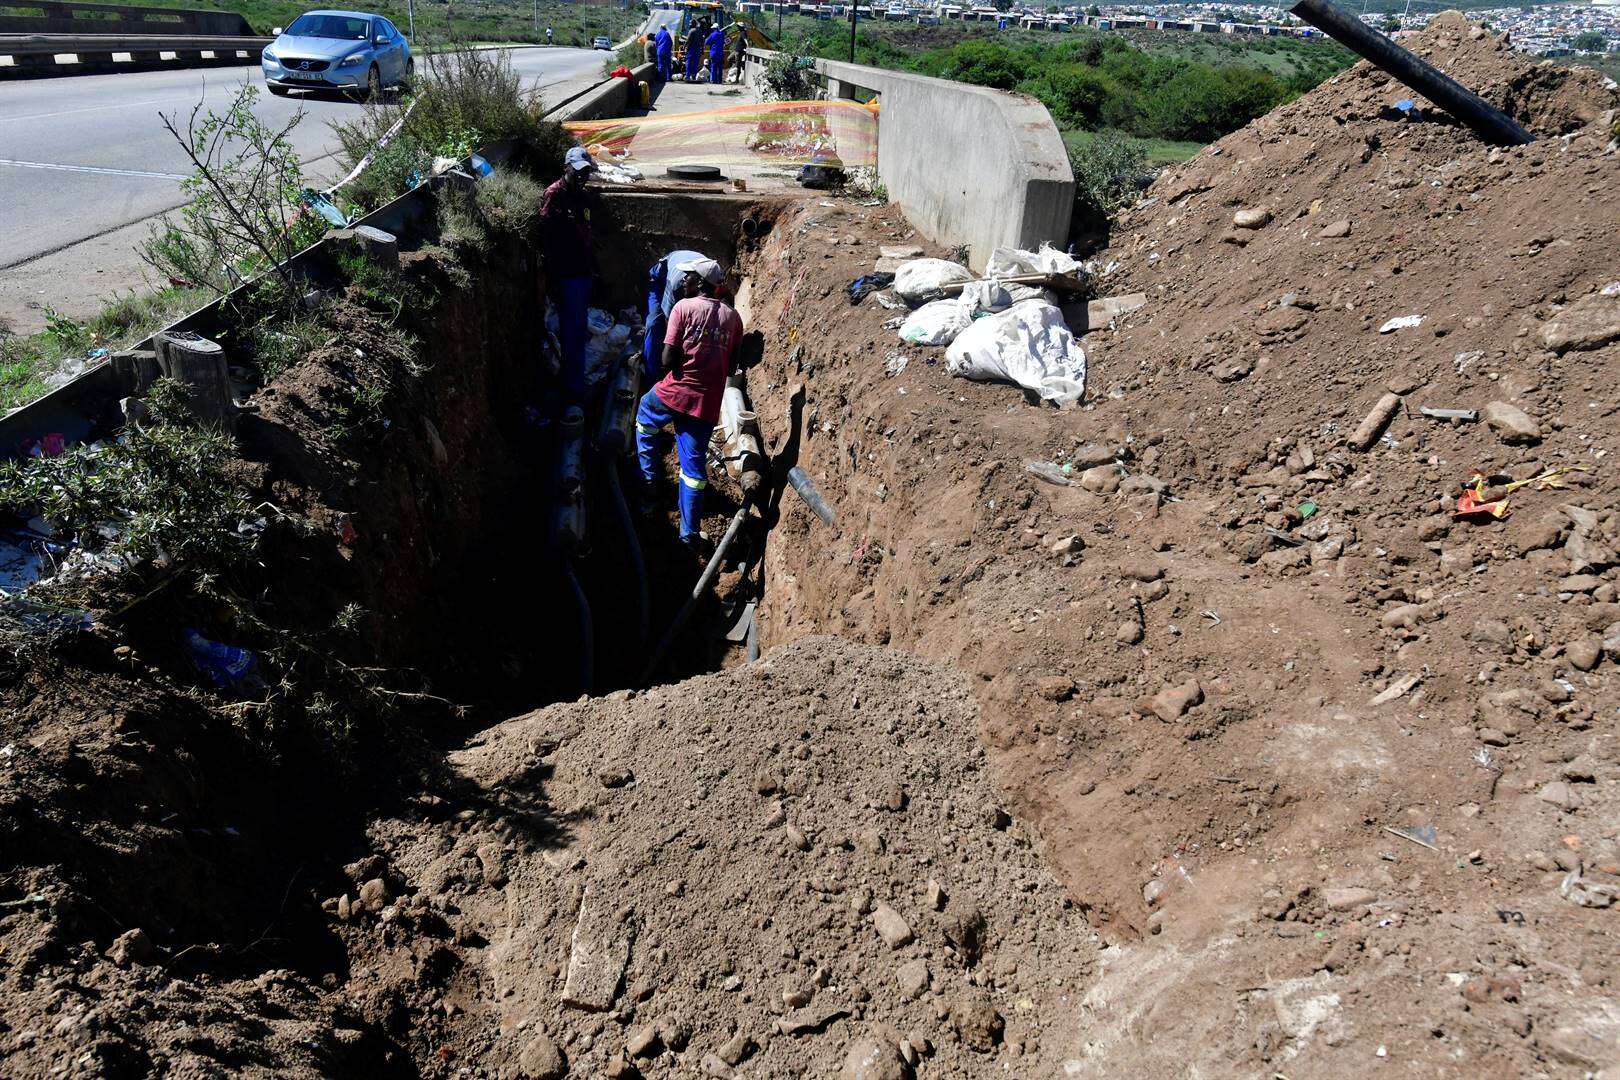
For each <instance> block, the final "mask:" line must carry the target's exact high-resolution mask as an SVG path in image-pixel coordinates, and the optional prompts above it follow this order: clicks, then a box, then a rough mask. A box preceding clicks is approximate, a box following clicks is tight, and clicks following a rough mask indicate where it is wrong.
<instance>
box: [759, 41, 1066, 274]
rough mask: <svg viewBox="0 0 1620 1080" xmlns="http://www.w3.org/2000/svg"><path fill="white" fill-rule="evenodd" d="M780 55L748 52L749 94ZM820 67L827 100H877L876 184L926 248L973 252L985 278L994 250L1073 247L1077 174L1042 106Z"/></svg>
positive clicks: (945, 85)
mask: <svg viewBox="0 0 1620 1080" xmlns="http://www.w3.org/2000/svg"><path fill="white" fill-rule="evenodd" d="M773 55H774V54H773V53H770V52H765V51H762V50H758V49H750V50H749V51H748V81H749V84H750V85H753V84H754V82H755V80H756V79H757V78H758V76H759V74H760V72H761V71H762V70H763V67H764V61H765V60H766V59H768V58H769V57H771V56H773ZM815 63H816V70H817V71H818V72H820V73H821V75H822V76H823V77H824V78H825V79H826V82H827V94H828V96H829V97H856V96H860V97H862V98H865V97H867V96H869V95H870V94H876V96H877V100H878V108H879V112H878V176H879V177H880V178H881V179H882V181H883V183H884V185H885V186H886V187H887V188H888V189H889V198H890V199H892V200H893V201H894V202H896V203H898V204H899V205H900V207H901V209H903V210H904V211H905V212H906V217H908V218H909V219H910V220H911V223H912V224H913V225H915V226H916V227H917V228H918V229H919V230H920V231H921V232H922V233H923V234H924V235H926V236H927V237H928V238H929V239H931V240H933V241H934V242H935V243H938V244H943V245H945V246H947V247H955V246H957V245H959V244H966V245H967V248H968V260H969V262H970V263H971V264H972V265H973V266H974V267H975V268H978V269H982V268H983V267H984V264H985V260H986V259H988V258H989V256H990V252H991V251H992V250H994V249H995V248H997V247H1001V246H1005V245H1009V244H1012V245H1016V246H1018V247H1022V248H1034V247H1036V246H1037V245H1039V244H1040V242H1041V241H1042V240H1046V241H1050V242H1051V243H1053V244H1054V245H1057V246H1058V247H1062V246H1063V244H1064V243H1065V242H1066V241H1067V239H1068V235H1069V218H1070V215H1071V214H1072V213H1073V210H1074V173H1073V172H1072V171H1071V170H1070V168H1069V155H1068V152H1067V151H1066V150H1065V148H1064V146H1063V139H1062V137H1061V136H1059V135H1058V129H1057V125H1056V124H1054V123H1053V122H1052V116H1051V114H1050V113H1048V112H1047V111H1046V106H1044V105H1042V104H1041V103H1040V102H1039V101H1036V100H1035V99H1034V98H1032V97H1027V96H1025V95H1023V94H1012V93H1007V92H1006V91H1002V90H990V89H986V88H985V87H981V86H969V85H967V84H966V83H958V82H951V81H949V80H947V79H931V78H928V77H927V76H923V75H912V74H909V73H906V72H899V71H884V70H882V69H879V68H871V67H864V66H862V65H860V64H846V63H842V62H840V61H837V60H817V61H816V62H815ZM862 91H865V93H861V92H862Z"/></svg>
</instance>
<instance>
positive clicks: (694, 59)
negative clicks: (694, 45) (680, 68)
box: [686, 49, 703, 82]
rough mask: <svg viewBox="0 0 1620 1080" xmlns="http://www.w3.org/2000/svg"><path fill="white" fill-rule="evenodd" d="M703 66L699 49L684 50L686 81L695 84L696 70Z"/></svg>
mask: <svg viewBox="0 0 1620 1080" xmlns="http://www.w3.org/2000/svg"><path fill="white" fill-rule="evenodd" d="M702 65H703V53H702V51H701V50H699V49H687V50H686V81H687V82H696V81H697V74H698V68H699V67H701V66H702Z"/></svg>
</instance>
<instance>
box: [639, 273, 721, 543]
mask: <svg viewBox="0 0 1620 1080" xmlns="http://www.w3.org/2000/svg"><path fill="white" fill-rule="evenodd" d="M672 269H674V270H677V271H681V272H684V274H685V279H684V281H683V283H682V291H683V292H684V293H685V298H684V299H682V300H680V301H679V302H677V303H676V304H675V306H674V307H673V308H671V309H670V312H669V327H668V329H666V330H665V331H664V357H663V359H664V365H663V366H664V371H665V375H664V377H663V378H662V379H660V380H658V382H657V384H656V385H654V386H653V388H652V389H651V390H648V391H647V392H646V393H645V394H643V395H642V398H641V405H640V407H639V408H638V409H637V410H636V453H637V455H638V456H639V457H640V459H641V477H642V482H643V487H644V490H645V492H646V499H647V501H648V502H649V503H650V502H651V497H652V492H653V491H654V490H655V485H656V484H657V482H658V467H659V465H660V463H661V461H662V459H663V456H664V454H665V452H667V450H668V446H669V444H668V436H667V435H665V434H664V428H666V427H673V428H674V429H675V447H676V451H677V453H678V455H679V457H680V463H681V486H680V493H679V497H678V500H677V501H678V502H679V505H680V509H681V542H682V543H683V544H685V545H686V546H687V547H688V548H690V549H692V550H693V551H694V552H695V553H697V554H699V555H702V554H704V541H703V536H702V534H701V533H700V532H699V530H698V526H699V524H700V523H701V522H702V520H703V491H704V489H705V488H706V487H708V484H709V469H708V464H709V463H708V448H709V436H710V435H711V434H713V432H714V425H715V422H716V421H718V420H719V419H720V399H721V397H722V396H724V394H725V392H726V380H727V379H728V378H729V377H730V376H731V373H732V372H733V371H734V370H736V366H737V356H738V346H739V345H740V344H741V342H742V317H741V316H739V315H738V314H737V312H736V311H735V310H733V309H732V307H731V306H730V305H729V304H727V303H726V302H725V301H723V300H721V299H720V298H719V296H718V295H717V294H718V293H719V291H720V288H721V286H722V284H723V283H724V282H725V278H726V274H725V271H724V270H722V269H721V268H720V264H719V263H717V262H715V261H714V260H713V259H694V260H692V261H691V262H687V263H682V264H681V265H680V266H677V267H673V268H672Z"/></svg>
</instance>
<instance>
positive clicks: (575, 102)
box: [546, 64, 658, 124]
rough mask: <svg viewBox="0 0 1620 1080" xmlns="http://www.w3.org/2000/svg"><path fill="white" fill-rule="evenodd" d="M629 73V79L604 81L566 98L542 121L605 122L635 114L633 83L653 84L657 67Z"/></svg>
mask: <svg viewBox="0 0 1620 1080" xmlns="http://www.w3.org/2000/svg"><path fill="white" fill-rule="evenodd" d="M630 73H631V75H632V76H633V78H629V79H608V80H607V81H605V82H600V83H597V84H596V85H595V86H593V87H591V88H590V89H589V90H587V91H585V92H584V93H583V94H577V95H575V96H574V97H571V98H569V99H568V100H567V101H565V102H563V103H562V104H561V105H558V106H557V107H556V108H554V109H552V110H551V111H550V112H548V113H546V119H547V120H555V121H556V122H557V123H559V124H561V123H566V122H567V121H570V120H609V119H612V118H613V117H616V116H630V115H632V114H639V113H640V112H641V90H640V88H639V87H638V86H637V84H638V83H647V84H649V85H651V84H653V83H656V82H657V81H658V68H657V67H656V66H654V65H652V64H642V65H641V66H639V67H635V68H631V69H630Z"/></svg>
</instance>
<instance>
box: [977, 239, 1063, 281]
mask: <svg viewBox="0 0 1620 1080" xmlns="http://www.w3.org/2000/svg"><path fill="white" fill-rule="evenodd" d="M1079 269H1080V263H1079V261H1078V260H1076V259H1075V258H1073V257H1072V256H1069V255H1066V254H1064V253H1063V252H1061V251H1059V250H1058V249H1057V248H1055V247H1053V246H1052V245H1051V244H1042V245H1041V247H1040V250H1039V251H1025V250H1024V249H1023V248H1013V247H998V248H996V249H995V250H994V251H992V252H991V253H990V260H989V261H988V262H986V263H985V265H984V274H985V277H1011V276H1012V275H1014V274H1069V273H1073V272H1074V271H1076V270H1079Z"/></svg>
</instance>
